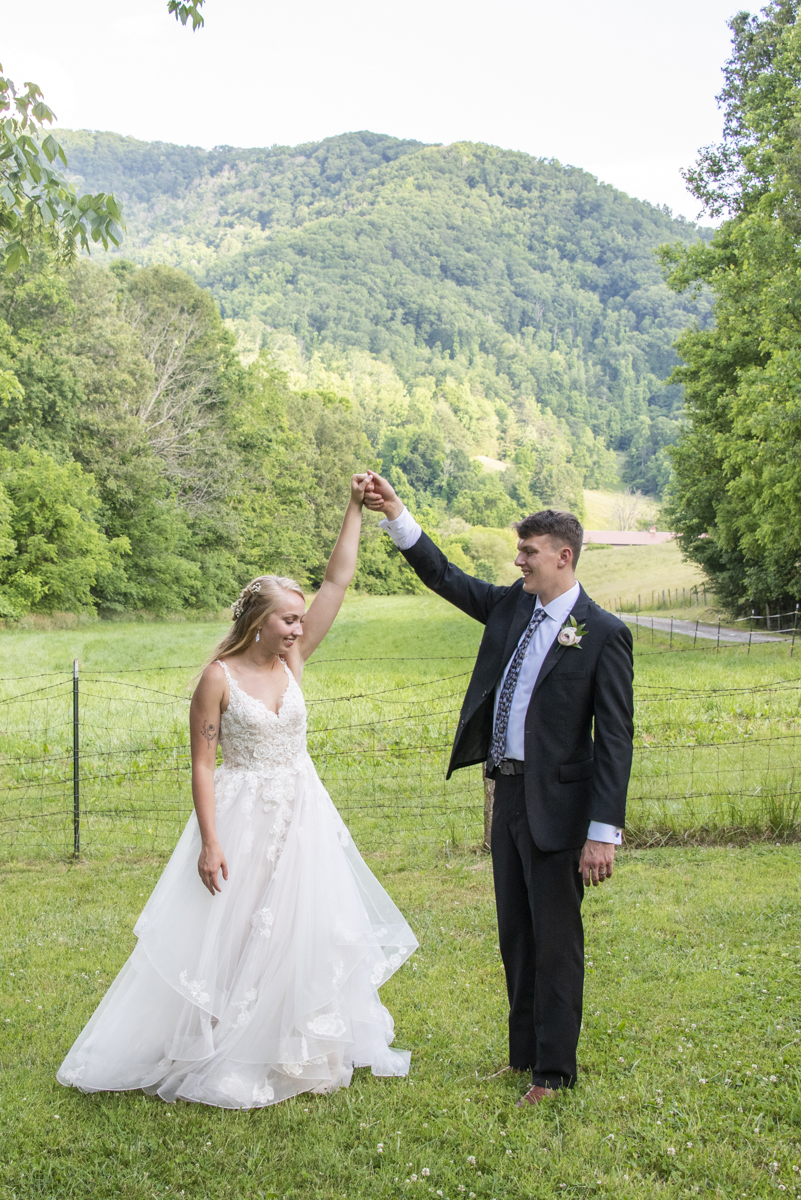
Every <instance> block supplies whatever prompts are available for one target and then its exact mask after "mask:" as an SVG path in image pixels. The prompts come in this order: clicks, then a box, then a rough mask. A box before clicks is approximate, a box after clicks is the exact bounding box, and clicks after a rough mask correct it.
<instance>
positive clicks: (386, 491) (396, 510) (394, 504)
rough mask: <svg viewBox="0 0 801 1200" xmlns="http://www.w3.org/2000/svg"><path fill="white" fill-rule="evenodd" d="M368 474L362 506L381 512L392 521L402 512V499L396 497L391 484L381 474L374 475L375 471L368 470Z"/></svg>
mask: <svg viewBox="0 0 801 1200" xmlns="http://www.w3.org/2000/svg"><path fill="white" fill-rule="evenodd" d="M368 475H369V478H368V481H367V490H366V491H365V493H364V507H365V508H369V509H371V510H372V512H380V513H383V514H384V516H385V517H386V518H387V519H388V520H390V521H394V520H395V518H396V517H399V516H400V515H401V513H402V512H403V501H402V500H399V499H398V496H397V493H396V491H395V489H394V487H393V486H392V484H391V483H388V482H387V481H386V479H384V478H383V477H382V476H381V475H376V473H375V471H369V472H368Z"/></svg>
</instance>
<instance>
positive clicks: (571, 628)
mask: <svg viewBox="0 0 801 1200" xmlns="http://www.w3.org/2000/svg"><path fill="white" fill-rule="evenodd" d="M586 633H587V630H586V629H585V628H584V626H583V625H581V624H579V622H578V621H577V620H576V618H575V617H568V619H567V621H566V622H565V624H564V625H563V626H562V628H561V629H560V630H559V633H558V634H557V638H556V640H557V641H558V643H559V645H560V646H575V647H576V649H577V650H580V649H581V639H582V638H583V637H585V636H586Z"/></svg>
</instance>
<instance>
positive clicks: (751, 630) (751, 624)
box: [746, 608, 754, 654]
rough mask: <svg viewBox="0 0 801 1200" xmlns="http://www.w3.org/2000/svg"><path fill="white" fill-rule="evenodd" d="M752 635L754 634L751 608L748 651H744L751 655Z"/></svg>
mask: <svg viewBox="0 0 801 1200" xmlns="http://www.w3.org/2000/svg"><path fill="white" fill-rule="evenodd" d="M753 634H754V610H753V608H752V609H751V618H750V623H749V625H748V649H747V650H746V654H750V653H751V638H752V637H753Z"/></svg>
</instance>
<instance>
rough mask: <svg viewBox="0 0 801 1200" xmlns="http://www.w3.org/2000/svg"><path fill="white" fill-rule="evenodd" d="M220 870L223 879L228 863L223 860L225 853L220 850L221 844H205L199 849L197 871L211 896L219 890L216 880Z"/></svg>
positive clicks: (226, 874) (225, 875) (226, 872)
mask: <svg viewBox="0 0 801 1200" xmlns="http://www.w3.org/2000/svg"><path fill="white" fill-rule="evenodd" d="M220 870H222V876H223V879H226V880H227V879H228V863H227V862H226V861H225V855H224V854H223V851H222V846H221V845H220V843H219V842H215V843H213V844H212V845H209V846H207V845H205V844H204V846H203V849H202V850H201V851H200V857H199V858H198V860H197V873H198V875H199V876H200V878H201V879H202V880H203V886H204V887H207V888H208V889H209V891H210V892H211V894H212V896H213V895H214V893H215V892H221V891H222V888H221V887H220V885H219V883H218V881H217V875H218V873H219V871H220Z"/></svg>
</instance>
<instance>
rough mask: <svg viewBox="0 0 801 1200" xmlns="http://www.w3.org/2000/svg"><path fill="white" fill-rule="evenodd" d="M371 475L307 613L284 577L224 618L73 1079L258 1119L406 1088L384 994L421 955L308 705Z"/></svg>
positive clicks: (246, 595) (68, 1062)
mask: <svg viewBox="0 0 801 1200" xmlns="http://www.w3.org/2000/svg"><path fill="white" fill-rule="evenodd" d="M367 479H368V476H367V475H354V476H353V479H352V480H351V496H350V501H349V503H348V507H347V510H346V512H345V519H344V521H343V524H342V530H341V532H340V535H339V540H338V541H337V544H336V546H335V547H334V550H333V553H332V554H331V558H330V559H329V562H328V567H327V569H326V573H325V581H324V582H323V585H322V587H321V588H320V591H319V592H318V594H317V596H316V597H315V599H314V601H313V602H312V604H311V606H310V608H309V610H308V612H305V607H306V606H305V601H304V598H303V594H302V592H301V590H300V588H299V587H298V585H297V584H296V583H294V582H293V580H291V579H286V578H283V577H281V576H275V575H263V576H261V577H259V578H258V579H254V580H253V582H252V583H249V584H248V586H247V587H246V588H244V590H243V591H242V592H241V593H240V596H239V599H238V600H237V601H236V603H235V604H233V605H232V606H231V607H232V609H233V613H234V621H233V627H232V629H231V631H230V632H229V633H228V635H227V636H226V637H225V638H223V640H222V642H221V643H220V645H219V646H218V647H217V650H216V652H215V655H214V660H213V661H211V662H210V664H209V665H208V666H207V667H206V669H205V670H204V672H203V674H202V676H201V678H200V682H199V683H198V686H197V689H196V691H195V694H194V696H193V697H192V704H191V708H190V726H191V742H192V793H193V797H194V804H195V811H194V813H193V815H192V816H191V817H190V818H189V821H188V823H187V826H186V828H185V829H184V832H183V834H182V835H181V838H180V840H179V842H178V845H177V846H176V848H175V851H174V853H173V855H172V857H171V859H170V861H169V863H168V864H167V867H166V869H165V871H164V874H163V875H162V876H161V879H160V880H159V882H158V883H157V885H156V888H155V890H154V892H153V894H152V895H151V897H150V899H149V900H148V902H147V904H146V905H145V908H144V911H143V912H142V915H141V916H140V918H139V920H138V922H137V924H136V927H135V931H134V932H135V933H136V935H137V938H138V942H137V945H136V949H135V950H134V952H133V954H132V955H131V957H130V958H129V959H128V961H127V963H126V964H125V966H124V967H123V968H122V970H121V971H120V973H119V975H118V976H117V978H116V979H115V981H114V983H113V984H112V985H111V987H110V988H109V990H108V992H107V993H106V995H105V997H104V998H103V1000H102V1001H101V1003H100V1005H99V1007H98V1008H97V1010H96V1012H95V1013H94V1015H93V1017H92V1018H91V1020H90V1021H89V1024H88V1025H87V1026H86V1028H85V1029H84V1030H83V1032H82V1033H81V1034H80V1036H79V1037H78V1039H77V1041H76V1042H75V1044H74V1046H73V1047H72V1049H71V1050H70V1052H69V1054H68V1055H67V1057H66V1058H65V1059H64V1062H63V1063H62V1065H61V1068H60V1069H59V1072H58V1079H59V1082H60V1083H63V1084H70V1085H73V1086H75V1087H78V1088H80V1089H81V1090H82V1091H84V1092H96V1091H104V1090H113V1091H121V1090H124V1089H129V1088H141V1089H142V1090H143V1091H145V1092H149V1093H151V1094H156V1095H158V1096H161V1098H162V1099H163V1100H169V1101H172V1100H177V1099H181V1100H194V1101H198V1102H200V1103H203V1104H214V1105H219V1106H221V1107H224V1108H256V1107H262V1106H264V1105H268V1104H276V1103H278V1102H279V1101H281V1100H286V1099H287V1097H288V1096H295V1095H297V1094H298V1093H300V1092H308V1091H312V1092H329V1091H332V1090H333V1089H334V1088H337V1087H342V1086H345V1087H346V1086H347V1085H348V1084H349V1083H350V1079H351V1075H352V1073H353V1068H354V1067H366V1066H369V1067H371V1068H372V1070H373V1074H374V1075H405V1074H407V1073H408V1070H409V1057H410V1056H409V1053H408V1051H402V1050H391V1049H390V1043H391V1042H392V1039H393V1024H392V1018H391V1016H390V1015H389V1013H388V1011H387V1009H386V1008H385V1007H384V1006H383V1004H382V1003H381V1002H380V1000H379V998H378V990H377V989H378V988H379V986H380V985H381V984H382V983H385V982H386V980H387V979H388V978H389V977H390V975H392V974H393V972H395V971H396V970H397V969H398V967H400V966H401V964H402V963H403V962H405V960H406V959H407V958H408V957H409V956H410V954H412V953H413V951H414V950H415V948H416V947H417V941H416V939H415V937H414V934H413V933H412V931H411V929H410V928H409V926H408V925H407V923H406V921H405V920H404V918H403V916H402V915H401V913H400V912H399V911H398V909H397V908H396V907H395V905H394V904H393V903H392V901H391V900H390V898H389V896H388V895H387V893H386V892H385V891H384V889H383V888H382V887H381V885H380V884H379V883H378V881H377V880H376V879H375V877H374V876H373V874H372V873H371V871H370V870H369V869H368V867H367V866H366V865H365V863H364V861H363V860H362V858H361V856H360V854H359V852H358V851H357V850H356V848H355V846H354V845H353V842H352V840H351V838H350V835H349V834H348V831H347V829H346V828H345V825H344V823H343V821H342V819H341V817H340V816H339V813H338V812H337V810H336V809H335V808H334V805H333V803H332V802H331V799H330V797H329V795H328V793H327V792H326V790H325V788H324V787H323V785H322V784H321V782H320V780H319V778H318V776H317V772H316V771H315V769H314V766H313V764H312V762H311V759H310V758H309V755H308V753H307V750H306V708H305V705H304V702H303V694H302V692H301V690H300V680H301V677H302V674H303V664H304V662H305V661H306V660H307V659H308V658H309V656H310V655H311V654H312V652H313V651H314V650H316V648H317V647H318V646H319V645H320V643H321V641H322V640H323V638H324V637H325V635H326V633H327V632H328V630H329V629H330V628H331V626H332V624H333V622H334V618H335V617H336V615H337V613H338V612H339V609H340V606H341V604H342V600H343V598H344V595H345V592H346V590H347V587H348V584H349V583H350V581H351V579H352V578H353V573H354V570H355V568H356V555H357V551H358V545H359V531H360V527H361V509H362V503H363V499H364V491H365V487H366V484H367ZM304 614H305V615H304ZM218 739H219V743H220V746H221V747H222V753H223V763H222V766H220V767H218V768H217V769H216V770H215V763H216V755H217V742H218ZM195 863H197V867H195Z"/></svg>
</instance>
